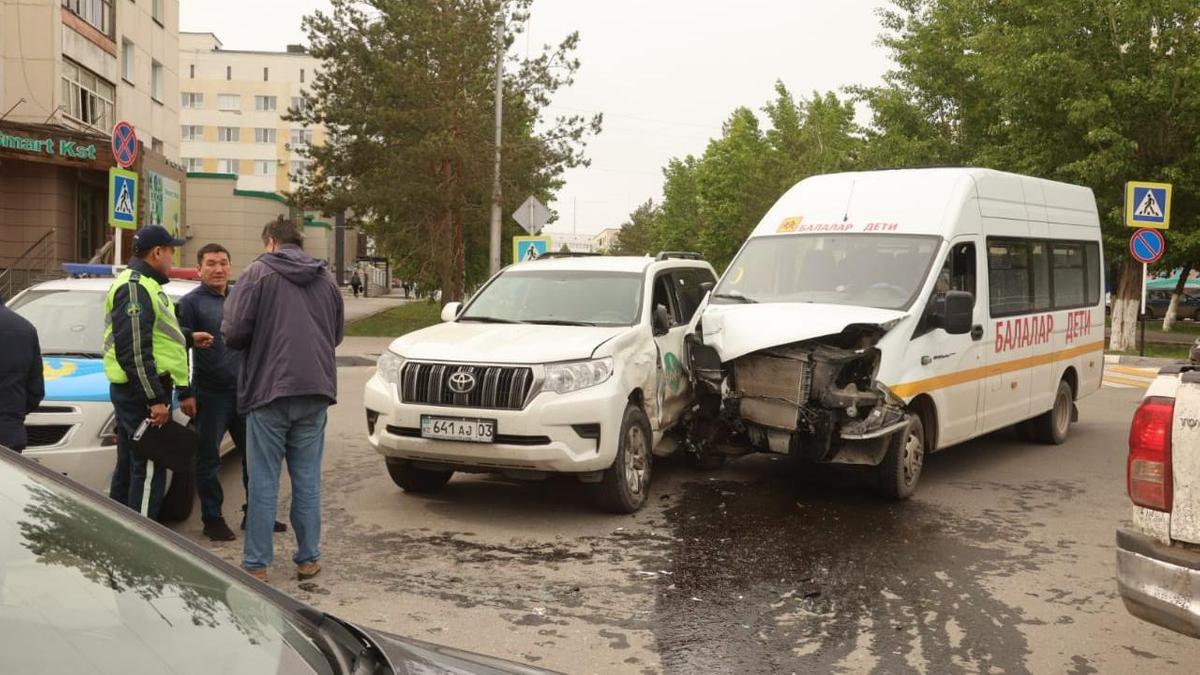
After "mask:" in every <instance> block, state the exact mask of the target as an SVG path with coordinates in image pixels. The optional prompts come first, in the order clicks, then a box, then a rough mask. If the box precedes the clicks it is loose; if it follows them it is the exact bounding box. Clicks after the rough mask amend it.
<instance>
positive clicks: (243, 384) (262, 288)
mask: <svg viewBox="0 0 1200 675" xmlns="http://www.w3.org/2000/svg"><path fill="white" fill-rule="evenodd" d="M262 240H263V244H264V245H265V247H266V253H264V254H262V255H260V256H259V257H258V258H257V259H255V261H254V262H252V263H250V265H249V266H248V267H246V269H245V270H244V271H243V272H242V274H241V276H240V277H239V278H238V283H237V286H236V287H235V288H234V291H233V293H232V294H231V295H230V297H229V301H228V302H227V303H226V305H225V318H224V321H223V322H222V323H221V332H222V333H223V334H224V336H225V343H226V344H227V345H228V346H230V347H232V348H234V349H240V350H242V351H243V358H242V371H241V378H240V380H239V382H238V410H239V411H240V412H242V413H243V414H245V415H246V416H247V417H246V441H247V450H248V452H249V457H250V464H249V472H250V491H249V500H250V504H249V506H248V508H247V513H246V539H245V542H244V545H243V558H242V564H243V566H244V567H245V568H246V570H247V571H249V572H250V573H251V574H252V575H254V576H255V577H258V578H259V579H262V580H264V581H265V580H266V579H267V568H268V567H269V566H270V565H271V561H272V559H273V558H274V545H273V544H274V542H273V541H272V538H271V530H272V523H273V522H274V520H275V508H276V503H277V500H278V496H279V472H280V468H281V465H282V464H283V462H284V460H285V459H286V460H287V465H288V476H289V477H290V478H291V483H292V506H291V521H292V529H293V530H294V531H295V533H296V544H297V548H298V550H297V552H296V555H295V556H293V558H292V560H293V562H295V563H296V575H297V577H298V578H299V579H300V580H302V581H303V580H305V579H311V578H312V577H314V576H316V575H317V573H318V572H320V570H321V566H320V565H319V564H318V562H317V561H318V560H319V559H320V557H321V552H320V543H321V456H322V454H323V453H324V449H325V419H326V412H327V410H328V408H329V406H330V404H332V403H336V402H337V369H336V367H335V365H334V349H335V348H336V347H337V345H338V344H340V343H341V341H342V332H343V321H344V311H345V308H344V306H343V303H342V294H341V292H340V291H339V290H338V287H337V282H336V281H334V279H333V275H332V274H330V273H329V270H328V269H326V266H325V263H324V262H321V261H317V260H314V259H313V258H312V257H310V256H308V255H307V254H305V253H304V251H303V249H302V248H301V247H302V245H303V243H304V237H303V235H302V234H301V233H300V229H299V228H298V227H297V226H296V225H295V223H292V222H290V221H287V220H284V219H283V218H282V217H281V218H279V219H277V220H275V221H272V222H270V223H267V225H266V226H265V227H264V228H263V233H262Z"/></svg>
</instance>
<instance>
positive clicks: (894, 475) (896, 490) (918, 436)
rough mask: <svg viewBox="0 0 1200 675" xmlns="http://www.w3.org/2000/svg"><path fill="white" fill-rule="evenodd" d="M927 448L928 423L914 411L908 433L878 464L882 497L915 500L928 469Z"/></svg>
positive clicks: (918, 412) (917, 411)
mask: <svg viewBox="0 0 1200 675" xmlns="http://www.w3.org/2000/svg"><path fill="white" fill-rule="evenodd" d="M925 445H926V443H925V420H924V419H922V417H921V413H920V411H919V410H914V411H913V412H912V422H910V423H909V425H908V430H907V431H905V432H904V433H903V434H900V435H899V438H898V439H896V440H895V441H893V442H892V447H891V448H889V449H888V452H887V455H885V456H884V458H883V462H881V463H880V464H879V484H878V485H879V492H880V493H881V494H882V495H884V496H885V497H888V498H890V499H908V498H909V497H911V496H913V493H914V492H916V491H917V481H918V480H920V479H921V469H922V468H923V467H924V466H925V451H926V447H925Z"/></svg>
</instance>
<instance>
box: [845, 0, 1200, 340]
mask: <svg viewBox="0 0 1200 675" xmlns="http://www.w3.org/2000/svg"><path fill="white" fill-rule="evenodd" d="M882 16H883V19H884V25H885V28H886V30H887V32H886V33H885V35H884V37H883V38H882V42H883V44H884V45H885V46H887V47H888V48H890V49H891V51H892V55H893V58H894V60H895V62H896V64H897V68H896V69H895V70H893V71H892V72H891V73H889V74H888V76H887V78H886V81H885V85H884V86H883V87H880V88H876V89H867V90H859V91H858V92H857V93H858V94H859V96H860V98H861V99H862V100H865V101H866V102H868V103H870V104H871V107H872V110H873V114H874V124H873V128H872V130H871V131H870V132H869V134H868V137H867V138H868V149H867V152H866V158H867V160H868V161H869V162H871V163H873V164H874V165H877V166H903V165H917V164H965V165H977V166H988V167H992V168H997V169H1005V170H1011V171H1016V172H1020V173H1026V174H1032V175H1036V176H1042V177H1045V178H1051V179H1057V180H1063V181H1067V182H1072V183H1078V184H1082V185H1087V186H1089V187H1091V188H1092V190H1093V192H1094V193H1095V196H1096V201H1097V205H1098V207H1099V210H1100V218H1101V223H1102V225H1103V231H1104V238H1105V243H1106V250H1107V252H1108V254H1109V255H1108V257H1109V259H1110V260H1113V261H1115V262H1116V263H1117V265H1116V267H1117V269H1119V273H1118V275H1117V276H1118V277H1119V281H1118V283H1117V285H1116V287H1115V289H1114V290H1115V292H1114V301H1113V327H1112V341H1111V344H1110V346H1111V348H1113V349H1116V350H1124V349H1128V348H1130V347H1131V346H1132V344H1133V340H1134V327H1135V325H1134V320H1135V318H1136V313H1137V300H1138V296H1139V294H1140V276H1139V275H1140V273H1141V267H1140V266H1139V265H1137V264H1135V263H1134V261H1133V260H1132V259H1131V257H1130V256H1129V254H1128V253H1127V250H1128V249H1127V243H1128V238H1129V234H1130V231H1129V230H1128V229H1127V228H1125V227H1124V223H1123V222H1122V221H1123V219H1122V217H1121V213H1122V209H1121V207H1122V200H1123V197H1124V191H1123V184H1124V182H1125V181H1127V180H1130V179H1144V180H1161V181H1164V182H1171V183H1174V184H1175V190H1176V200H1175V209H1174V213H1173V215H1172V221H1173V225H1172V232H1171V233H1170V234H1169V235H1168V237H1169V243H1168V247H1169V248H1175V249H1176V250H1177V253H1179V254H1180V255H1181V256H1182V257H1183V258H1185V259H1187V260H1196V259H1197V257H1198V256H1197V253H1200V251H1197V250H1196V249H1195V248H1193V247H1194V246H1195V242H1194V238H1193V236H1192V235H1191V234H1190V233H1191V232H1193V231H1194V230H1195V229H1196V227H1197V217H1198V215H1200V213H1198V212H1197V207H1196V206H1195V205H1196V203H1197V202H1196V197H1197V196H1198V194H1200V170H1198V169H1200V166H1198V165H1197V163H1198V162H1200V156H1197V154H1196V153H1195V152H1194V146H1195V139H1196V138H1198V137H1200V68H1198V67H1197V63H1198V58H1200V30H1198V27H1200V6H1198V5H1197V4H1196V3H1195V2H1194V1H1193V0H1151V1H1148V2H1140V3H1132V2H1130V3H1125V2H1122V3H1111V2H1108V3H1097V2H1095V1H1094V0H1058V1H1056V2H1052V3H1047V2H1041V1H1040V0H1010V1H1008V2H977V1H975V0H894V2H893V5H892V8H891V9H889V10H887V11H885V12H883V13H882ZM868 166H869V165H868Z"/></svg>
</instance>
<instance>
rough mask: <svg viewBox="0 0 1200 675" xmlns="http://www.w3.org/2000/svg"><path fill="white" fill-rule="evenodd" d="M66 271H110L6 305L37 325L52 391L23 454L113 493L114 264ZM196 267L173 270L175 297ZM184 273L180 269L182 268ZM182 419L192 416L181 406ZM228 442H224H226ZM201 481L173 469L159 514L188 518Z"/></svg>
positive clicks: (44, 286)
mask: <svg viewBox="0 0 1200 675" xmlns="http://www.w3.org/2000/svg"><path fill="white" fill-rule="evenodd" d="M64 267H65V269H66V271H67V272H68V273H75V274H78V273H80V272H84V273H91V274H95V273H97V272H99V273H106V274H107V275H108V276H107V277H104V276H101V277H92V278H69V279H60V280H56V281H47V282H44V283H41V284H38V285H36V286H33V287H31V288H28V289H26V290H24V291H22V292H21V293H20V294H18V295H17V296H16V297H14V298H13V299H12V300H11V301H9V303H8V307H9V308H10V309H12V310H13V311H14V312H16V313H17V314H19V315H21V316H23V317H25V318H26V319H27V320H29V322H30V323H32V324H33V325H34V327H35V328H36V329H37V332H38V340H39V342H40V343H41V347H42V369H43V370H42V372H43V376H44V379H45V381H46V397H45V399H44V400H43V401H42V404H41V406H39V407H38V409H37V411H36V412H34V413H32V414H30V415H29V416H28V417H27V418H26V419H25V430H26V432H27V433H28V436H29V445H28V447H27V448H26V450H25V453H24V454H25V456H26V457H29V458H30V459H33V460H34V461H37V462H39V463H40V464H42V465H44V466H46V467H48V468H50V469H52V470H53V471H56V472H58V473H61V474H62V475H64V476H67V477H68V478H70V479H72V480H74V481H76V482H78V483H81V484H82V485H85V486H87V487H89V488H92V489H93V490H96V491H98V492H101V493H104V494H108V488H109V482H110V480H111V478H112V471H113V467H114V466H116V461H117V460H116V447H117V432H116V419H115V417H114V416H113V407H112V403H111V402H110V401H109V396H108V378H106V377H105V375H104V363H103V360H102V357H103V353H102V351H101V350H102V345H103V344H104V324H105V318H104V296H105V294H107V293H108V289H109V287H110V286H111V285H112V281H113V280H112V276H111V274H112V268H111V267H109V266H106V265H104V266H96V265H87V266H83V265H66V266H64ZM188 272H190V270H177V271H173V273H172V276H173V277H174V278H173V279H172V281H171V283H168V284H166V285H165V286H163V290H164V291H166V293H167V295H168V296H169V297H170V298H171V300H172V301H173V302H178V301H179V299H180V298H182V297H183V296H184V295H186V294H187V293H188V292H189V291H191V290H192V289H193V288H195V287H196V285H197V284H196V282H194V281H189V280H185V279H179V278H178V277H179V276H184V275H187V274H188ZM180 273H182V274H180ZM175 416H176V419H177V420H178V421H179V422H180V423H182V424H186V423H187V421H188V419H187V417H186V416H184V415H182V413H180V412H179V411H178V410H176V411H175ZM227 448H228V444H226V449H227ZM194 501H195V486H194V482H193V478H192V476H191V475H187V476H181V475H177V474H176V475H171V476H169V478H168V484H167V492H166V495H165V497H164V499H163V504H162V507H161V509H160V514H159V519H160V520H163V521H176V520H183V519H186V518H187V517H188V516H189V515H191V512H192V506H193V503H194Z"/></svg>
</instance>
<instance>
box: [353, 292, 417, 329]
mask: <svg viewBox="0 0 1200 675" xmlns="http://www.w3.org/2000/svg"><path fill="white" fill-rule="evenodd" d="M342 298H343V299H344V300H345V303H346V323H351V322H353V321H358V320H359V319H365V318H367V317H369V316H375V315H376V314H378V313H380V312H386V311H387V310H389V309H391V308H393V307H399V306H400V305H403V304H405V303H408V302H412V301H411V300H405V299H404V295H403V294H399V295H385V296H382V297H378V298H375V297H371V298H363V297H358V298H356V297H354V296H353V295H352V294H350V293H343V294H342Z"/></svg>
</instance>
